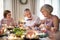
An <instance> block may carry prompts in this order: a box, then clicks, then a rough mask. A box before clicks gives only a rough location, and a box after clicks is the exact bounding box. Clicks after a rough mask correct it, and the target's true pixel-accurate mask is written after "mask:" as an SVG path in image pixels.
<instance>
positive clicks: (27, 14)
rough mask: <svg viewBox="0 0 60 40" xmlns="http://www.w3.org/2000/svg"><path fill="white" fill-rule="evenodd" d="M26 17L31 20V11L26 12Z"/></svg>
mask: <svg viewBox="0 0 60 40" xmlns="http://www.w3.org/2000/svg"><path fill="white" fill-rule="evenodd" d="M24 16H25V17H27V18H31V16H32V15H31V13H30V11H24Z"/></svg>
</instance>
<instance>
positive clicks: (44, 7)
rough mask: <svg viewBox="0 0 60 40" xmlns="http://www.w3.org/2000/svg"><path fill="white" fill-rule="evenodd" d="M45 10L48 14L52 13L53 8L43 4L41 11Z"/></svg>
mask: <svg viewBox="0 0 60 40" xmlns="http://www.w3.org/2000/svg"><path fill="white" fill-rule="evenodd" d="M42 9H45V10H46V11H48V12H49V13H51V12H52V11H53V7H52V6H51V5H49V4H45V5H43V6H42V8H41V10H42Z"/></svg>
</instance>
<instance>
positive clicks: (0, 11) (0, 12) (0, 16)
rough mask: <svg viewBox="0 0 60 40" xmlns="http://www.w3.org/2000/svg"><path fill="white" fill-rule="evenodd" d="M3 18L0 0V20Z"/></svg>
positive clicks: (1, 1) (0, 0) (1, 0)
mask: <svg viewBox="0 0 60 40" xmlns="http://www.w3.org/2000/svg"><path fill="white" fill-rule="evenodd" d="M2 18H3V0H0V20H1V19H2Z"/></svg>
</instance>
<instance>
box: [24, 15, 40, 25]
mask: <svg viewBox="0 0 60 40" xmlns="http://www.w3.org/2000/svg"><path fill="white" fill-rule="evenodd" d="M25 22H26V24H25V25H26V26H33V25H34V24H40V18H39V17H37V16H32V19H31V20H30V19H29V20H25Z"/></svg>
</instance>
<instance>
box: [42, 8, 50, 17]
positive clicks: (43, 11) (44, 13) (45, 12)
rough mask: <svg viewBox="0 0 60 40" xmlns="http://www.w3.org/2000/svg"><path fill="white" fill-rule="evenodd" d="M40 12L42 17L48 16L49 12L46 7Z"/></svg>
mask: <svg viewBox="0 0 60 40" xmlns="http://www.w3.org/2000/svg"><path fill="white" fill-rule="evenodd" d="M41 12H42V14H43V15H44V17H48V16H49V12H48V11H46V9H42V10H41Z"/></svg>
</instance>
